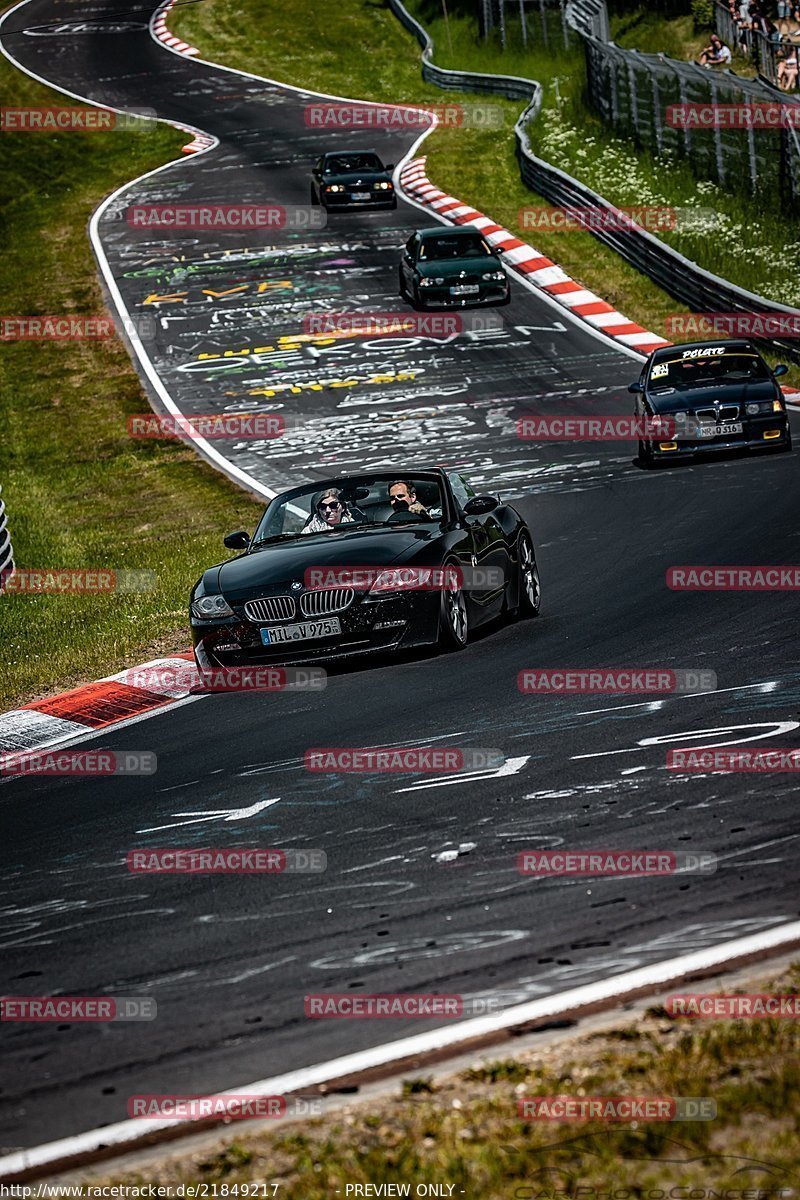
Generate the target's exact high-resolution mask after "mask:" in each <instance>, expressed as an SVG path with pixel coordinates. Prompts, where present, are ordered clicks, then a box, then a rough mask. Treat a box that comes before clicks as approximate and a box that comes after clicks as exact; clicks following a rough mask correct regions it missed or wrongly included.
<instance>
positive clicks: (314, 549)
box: [189, 468, 541, 672]
mask: <svg viewBox="0 0 800 1200" xmlns="http://www.w3.org/2000/svg"><path fill="white" fill-rule="evenodd" d="M225 545H226V546H227V547H228V548H229V549H230V550H240V551H242V553H241V554H239V555H237V556H236V557H235V558H232V559H229V560H228V561H227V562H223V563H220V564H218V565H217V566H214V567H209V568H208V570H206V571H204V573H203V575H202V577H201V578H200V579H199V580H198V582H197V583H196V584H195V586H194V588H193V589H192V593H191V597H190V602H189V607H190V623H191V629H192V639H193V642H194V651H195V658H196V660H197V665H198V667H199V669H200V670H201V672H204V671H209V670H212V671H213V670H216V669H218V668H220V667H222V668H224V667H239V666H254V665H261V664H269V663H276V664H277V663H280V664H291V663H301V662H308V661H312V660H328V659H336V658H348V657H350V656H354V655H358V654H363V653H366V652H370V651H390V650H394V649H400V648H406V647H412V646H422V645H430V644H439V645H440V646H441V647H442V648H443V649H449V650H459V649H462V648H463V647H464V646H465V645H466V644H467V641H468V639H469V634H470V630H471V629H474V628H475V627H476V626H478V625H481V624H483V623H484V622H486V621H488V620H490V619H492V618H495V617H498V616H501V615H503V614H505V615H507V616H509V617H514V616H516V617H535V616H537V615H538V612H539V605H540V596H541V593H540V587H539V572H538V568H537V564H536V555H535V551H534V544H533V537H532V535H531V532H530V530H529V529H528V526H527V525H526V523H525V521H524V520H523V518H522V517H521V516H520V514H519V513H518V512H517V511H516V509H514V508H512V507H511V505H510V504H505V503H503V502H502V501H501V500H500V499H499V498H498V497H497V496H490V495H476V494H475V493H474V491H473V490H472V488H471V487H470V485H469V484H468V483H467V481H466V480H465V479H464V478H463V477H462V476H461V475H458V474H456V473H455V472H448V471H445V470H443V469H441V468H431V469H425V470H418V469H416V468H415V469H413V470H411V471H405V472H404V471H402V470H399V471H383V472H378V473H375V472H372V473H369V474H366V473H365V474H358V475H350V476H344V477H341V478H336V479H331V480H328V481H323V482H320V483H314V484H305V485H303V486H301V487H295V488H292V489H291V490H290V491H286V492H283V493H281V494H280V495H278V496H276V497H275V498H274V499H273V500H271V501H270V503H269V504H268V506H267V508H266V510H265V512H264V515H263V517H262V518H261V521H260V522H259V525H258V528H257V529H256V531H255V533H254V535H253V537H252V539H251V538H250V537H249V536H248V534H247V533H245V532H243V531H240V532H238V533H232V534H229V535H228V537H226V538H225Z"/></svg>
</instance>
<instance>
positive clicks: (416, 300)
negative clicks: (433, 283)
mask: <svg viewBox="0 0 800 1200" xmlns="http://www.w3.org/2000/svg"><path fill="white" fill-rule="evenodd" d="M411 303H412V304H413V306H414V308H415V309H416V310H417V312H424V311H425V303H424V301H423V300H422V298H421V297H420V294H419V288H418V287H417V285H416V284H414V291H413V292H412V293H411Z"/></svg>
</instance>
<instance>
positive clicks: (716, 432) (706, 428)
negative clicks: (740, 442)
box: [700, 421, 743, 438]
mask: <svg viewBox="0 0 800 1200" xmlns="http://www.w3.org/2000/svg"><path fill="white" fill-rule="evenodd" d="M742 430H743V425H742V422H741V421H731V422H729V423H728V424H727V425H701V426H700V437H705V438H713V437H728V436H730V434H732V433H741V432H742Z"/></svg>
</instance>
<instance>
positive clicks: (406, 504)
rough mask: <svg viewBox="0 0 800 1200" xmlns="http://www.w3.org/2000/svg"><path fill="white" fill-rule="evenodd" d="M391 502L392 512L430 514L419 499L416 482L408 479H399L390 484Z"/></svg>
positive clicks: (424, 515)
mask: <svg viewBox="0 0 800 1200" xmlns="http://www.w3.org/2000/svg"><path fill="white" fill-rule="evenodd" d="M389 503H390V504H391V506H392V512H412V513H416V514H417V515H418V516H420V517H429V516H430V514H429V512H428V510H427V508H425V507H424V506H423V505H422V504H420V502H419V500H417V492H416V488H415V487H414V484H413V483H411V482H410V481H409V480H407V479H397V480H395V482H394V483H390V484H389Z"/></svg>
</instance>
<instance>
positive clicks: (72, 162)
mask: <svg viewBox="0 0 800 1200" xmlns="http://www.w3.org/2000/svg"><path fill="white" fill-rule="evenodd" d="M0 85H2V89H3V96H4V103H5V104H8V105H12V106H15V107H16V106H21V105H42V104H45V105H53V104H55V105H60V106H63V105H70V104H72V103H73V101H71V100H68V99H66V98H65V97H63V96H60V95H58V94H57V93H55V92H51V91H49V90H48V89H46V88H43V87H41V86H40V85H39V84H37V83H36V82H35V81H33V80H31V79H29V78H28V77H27V76H25V75H23V74H22V73H21V72H19V71H17V70H16V69H15V68H13V67H12V66H11V65H10V64H9V63H8V62H7V61H6V60H5V59H0ZM186 140H187V135H185V134H181V133H180V132H177V131H175V130H173V129H170V128H168V127H167V126H165V125H159V126H157V127H154V126H151V127H150V132H138V133H133V132H123V131H119V132H103V133H99V132H97V133H93V132H75V133H73V132H69V133H53V134H51V133H30V134H29V133H19V134H17V135H16V136H14V135H13V134H11V133H4V134H3V136H2V138H0V172H1V174H2V185H1V186H2V191H1V192H0V221H2V237H3V242H4V244H5V269H4V278H3V290H4V300H3V304H4V308H3V311H4V313H5V314H7V315H12V314H13V315H35V314H39V315H43V314H76V315H97V314H101V313H103V311H104V308H103V301H102V297H101V293H100V288H99V286H98V282H97V275H96V268H95V263H94V259H93V256H92V252H91V248H90V244H89V239H88V233H87V222H88V220H89V217H90V215H91V213H92V211H93V209H94V208H95V207H96V206H97V204H98V202H99V200H100V199H101V197H102V196H104V195H108V194H109V193H110V192H112V191H113V190H114V189H115V188H116V187H118V186H119V185H120V184H122V183H124V182H126V181H127V180H129V179H132V178H134V177H135V176H137V175H139V174H140V173H142V172H144V171H147V170H149V169H151V168H153V167H156V166H158V165H159V164H160V163H163V162H165V161H168V160H169V159H172V158H175V157H177V156H178V154H179V151H180V147H181V146H182V145H184V144H185V142H186ZM143 411H144V412H146V411H149V405H148V403H147V401H146V399H145V397H144V395H143V393H142V389H141V386H140V384H139V380H138V378H137V376H136V374H135V372H134V370H133V368H132V366H131V363H130V359H129V358H128V355H127V353H126V351H125V349H124V347H123V345H122V343H121V342H119V341H118V340H116V339H114V340H111V341H104V342H89V341H84V342H58V343H57V342H17V343H12V342H7V343H5V344H4V345H3V352H2V357H1V359H0V484H2V486H3V498H4V500H5V502H6V507H7V510H8V523H9V529H10V532H11V536H12V542H13V545H14V552H15V558H16V561H17V563H18V565H19V566H20V567H21V568H42V567H47V568H53V567H56V568H60V567H72V568H96V567H103V568H127V569H134V568H137V569H146V570H150V571H154V572H155V575H156V577H157V586H156V588H155V590H154V591H151V592H145V593H142V594H129V595H115V594H106V595H97V594H96V595H89V594H87V595H84V596H71V597H68V596H57V595H38V596H36V595H24V594H8V595H6V596H3V597H1V598H0V644H1V645H2V648H3V649H2V654H0V710H2V709H6V708H9V707H12V706H13V705H14V704H16V703H19V702H24V701H25V700H29V699H32V698H34V697H38V696H41V695H44V694H46V693H48V692H52V691H53V690H61V689H62V688H64V687H68V686H71V685H74V684H78V683H80V682H84V681H86V680H91V679H95V678H97V676H98V675H101V674H109V673H111V672H113V671H115V670H121V669H122V668H123V667H125V666H126V665H133V664H135V663H136V662H141V661H143V660H144V659H145V658H147V657H148V656H152V655H153V654H156V653H159V652H162V651H174V650H181V649H185V648H186V647H187V645H188V644H189V634H188V629H187V616H186V603H187V599H188V592H189V589H190V587H191V586H192V584H193V583H194V581H195V579H196V578H197V577H198V575H199V574H200V572H201V570H202V569H203V567H204V566H205V565H206V564H207V563H208V562H213V561H215V560H217V559H219V558H220V557H222V555H223V553H224V550H223V547H222V544H221V540H220V539H221V535H222V534H223V533H225V532H227V531H228V530H230V529H233V528H237V527H240V526H252V525H253V524H254V522H255V518H256V514H257V512H258V505H257V504H256V503H255V502H254V501H253V500H252V499H250V498H249V497H247V496H245V495H244V494H243V493H242V492H241V491H240V490H239V489H237V488H235V487H234V486H233V485H232V484H229V483H228V482H227V480H225V479H224V478H223V477H222V476H220V475H219V474H218V473H217V472H215V471H213V470H212V469H211V468H210V467H207V466H206V465H204V464H203V463H201V462H200V461H199V460H198V458H197V455H196V454H195V453H194V451H193V450H191V449H190V448H188V447H186V446H184V445H183V444H182V443H167V442H138V443H136V442H132V441H131V440H130V438H128V437H127V435H126V419H127V417H128V416H129V415H130V414H132V413H137V412H143Z"/></svg>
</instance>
